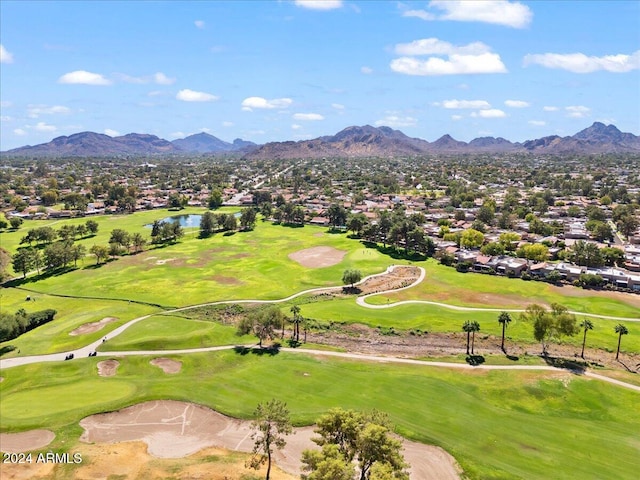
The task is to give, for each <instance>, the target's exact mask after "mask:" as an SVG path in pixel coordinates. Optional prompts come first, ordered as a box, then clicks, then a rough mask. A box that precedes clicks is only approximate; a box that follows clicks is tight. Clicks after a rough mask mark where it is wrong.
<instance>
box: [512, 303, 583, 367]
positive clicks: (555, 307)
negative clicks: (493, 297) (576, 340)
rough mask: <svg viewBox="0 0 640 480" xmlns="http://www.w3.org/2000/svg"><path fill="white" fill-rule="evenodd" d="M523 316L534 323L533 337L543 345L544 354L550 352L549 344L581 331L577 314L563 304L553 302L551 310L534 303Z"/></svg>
mask: <svg viewBox="0 0 640 480" xmlns="http://www.w3.org/2000/svg"><path fill="white" fill-rule="evenodd" d="M521 318H522V319H523V320H525V321H528V322H531V323H532V324H533V337H534V338H535V339H536V340H537V341H538V342H540V344H541V345H542V354H543V355H547V354H548V348H549V344H550V342H551V341H552V340H554V339H560V338H561V337H563V336H573V335H575V334H576V333H578V331H579V327H578V325H577V320H576V316H575V315H573V314H570V313H569V312H568V311H567V308H566V307H564V306H563V305H560V304H557V303H552V304H551V310H550V311H547V310H546V309H545V308H544V307H542V306H540V305H538V304H536V303H533V304H531V305H529V306H527V308H526V310H525V312H524V313H522V314H521Z"/></svg>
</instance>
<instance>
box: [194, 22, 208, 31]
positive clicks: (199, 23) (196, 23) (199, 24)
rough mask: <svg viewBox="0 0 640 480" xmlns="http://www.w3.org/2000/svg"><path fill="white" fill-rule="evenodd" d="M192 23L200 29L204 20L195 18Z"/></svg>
mask: <svg viewBox="0 0 640 480" xmlns="http://www.w3.org/2000/svg"><path fill="white" fill-rule="evenodd" d="M193 24H194V25H195V26H196V28H199V29H200V30H202V29H203V28H204V25H205V23H204V20H196V21H195V22H193Z"/></svg>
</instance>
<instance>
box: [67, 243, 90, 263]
mask: <svg viewBox="0 0 640 480" xmlns="http://www.w3.org/2000/svg"><path fill="white" fill-rule="evenodd" d="M86 253H87V247H85V246H84V245H82V244H75V245H72V246H71V259H72V260H73V266H74V267H77V266H78V260H80V259H81V258H84V256H85V254H86Z"/></svg>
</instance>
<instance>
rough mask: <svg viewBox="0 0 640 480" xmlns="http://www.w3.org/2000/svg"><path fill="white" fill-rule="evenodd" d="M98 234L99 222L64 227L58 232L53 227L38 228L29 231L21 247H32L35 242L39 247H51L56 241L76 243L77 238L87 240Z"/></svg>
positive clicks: (21, 242) (21, 241) (91, 221)
mask: <svg viewBox="0 0 640 480" xmlns="http://www.w3.org/2000/svg"><path fill="white" fill-rule="evenodd" d="M96 233H98V222H96V221H95V220H87V221H86V223H84V224H79V225H62V226H61V227H60V228H59V229H58V230H55V229H54V228H52V227H37V228H32V229H30V230H28V231H27V234H26V235H25V236H24V237H22V239H21V240H20V245H24V244H27V243H28V244H29V246H30V247H31V246H32V245H33V243H34V242H35V243H36V245H37V246H42V245H49V244H51V243H53V242H54V241H55V240H56V239H60V240H62V241H69V240H70V241H75V240H76V238H78V237H79V238H86V237H89V236H93V235H95V234H96Z"/></svg>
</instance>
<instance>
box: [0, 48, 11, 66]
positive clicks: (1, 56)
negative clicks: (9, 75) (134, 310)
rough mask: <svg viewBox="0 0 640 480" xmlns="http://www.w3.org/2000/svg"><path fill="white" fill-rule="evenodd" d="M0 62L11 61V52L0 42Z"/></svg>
mask: <svg viewBox="0 0 640 480" xmlns="http://www.w3.org/2000/svg"><path fill="white" fill-rule="evenodd" d="M0 63H13V54H12V53H9V51H8V50H7V49H6V48H4V45H2V44H0Z"/></svg>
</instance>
